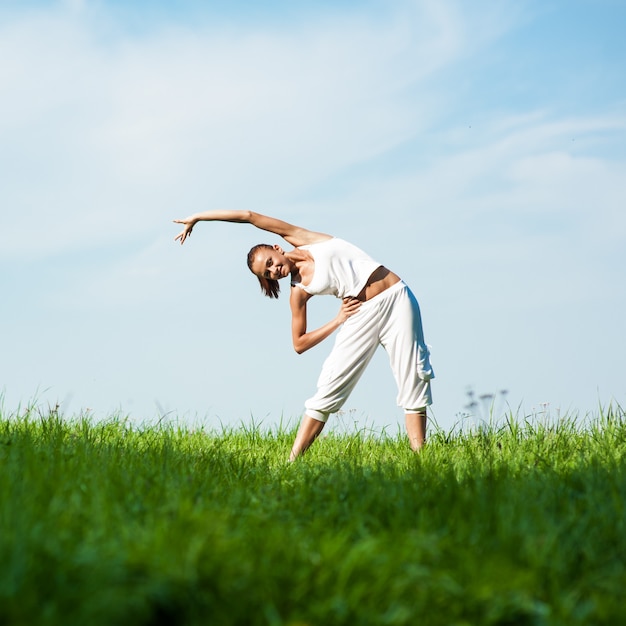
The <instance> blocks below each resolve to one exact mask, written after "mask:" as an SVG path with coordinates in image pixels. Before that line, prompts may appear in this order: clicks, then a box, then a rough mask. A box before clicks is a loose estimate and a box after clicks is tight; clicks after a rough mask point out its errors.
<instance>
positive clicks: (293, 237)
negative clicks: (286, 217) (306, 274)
mask: <svg viewBox="0 0 626 626" xmlns="http://www.w3.org/2000/svg"><path fill="white" fill-rule="evenodd" d="M174 222H175V223H176V224H184V226H185V228H184V229H183V230H182V231H181V232H180V233H179V234H178V235H176V237H175V238H174V241H179V240H180V243H181V244H183V243H185V239H187V237H189V235H191V231H192V230H193V227H194V226H195V225H196V224H197V223H198V222H239V223H242V224H252V225H253V226H256V227H257V228H260V229H261V230H266V231H268V232H270V233H274V234H276V235H279V236H280V237H282V238H283V239H284V240H285V241H286V242H287V243H290V244H291V245H292V246H295V247H298V246H304V245H307V244H311V243H316V242H318V241H324V240H325V239H330V238H331V235H326V234H325V233H316V232H314V231H312V230H307V229H306V228H302V227H300V226H294V225H293V224H289V223H287V222H283V221H282V220H279V219H276V218H275V217H269V216H268V215H262V214H261V213H255V212H254V211H230V210H217V211H205V212H204V213H196V214H194V215H190V216H189V217H186V218H184V219H182V220H174Z"/></svg>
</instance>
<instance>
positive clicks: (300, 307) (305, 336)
mask: <svg viewBox="0 0 626 626" xmlns="http://www.w3.org/2000/svg"><path fill="white" fill-rule="evenodd" d="M311 297H312V296H311V295H310V294H308V293H306V291H304V290H302V289H299V288H298V287H292V288H291V296H290V298H289V304H290V305H291V336H292V339H293V348H294V350H295V351H296V352H297V353H298V354H302V353H303V352H306V351H307V350H308V349H309V348H312V347H313V346H316V345H317V344H318V343H321V342H322V341H324V339H326V338H327V337H330V335H332V334H333V333H334V332H335V331H336V330H337V329H338V328H339V327H340V326H341V325H342V324H343V323H344V322H345V321H346V320H347V319H348V318H349V317H351V316H352V315H354V314H355V313H356V312H357V311H358V310H359V307H360V306H361V301H360V300H357V299H356V298H344V300H343V302H342V303H341V308H340V309H339V313H338V314H337V317H335V318H334V319H332V320H330V321H329V322H327V323H326V324H324V325H323V326H320V327H319V328H317V329H315V330H312V331H311V332H307V331H306V305H307V302H308V300H309V299H310V298H311Z"/></svg>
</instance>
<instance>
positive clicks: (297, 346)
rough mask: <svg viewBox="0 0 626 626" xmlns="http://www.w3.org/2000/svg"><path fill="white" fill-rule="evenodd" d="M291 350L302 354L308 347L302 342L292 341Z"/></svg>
mask: <svg viewBox="0 0 626 626" xmlns="http://www.w3.org/2000/svg"><path fill="white" fill-rule="evenodd" d="M293 349H294V350H295V351H296V352H297V353H298V354H302V353H303V352H306V351H307V350H308V346H307V345H306V344H305V343H304V342H303V341H294V342H293Z"/></svg>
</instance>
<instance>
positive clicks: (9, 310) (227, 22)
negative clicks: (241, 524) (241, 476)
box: [0, 0, 626, 432]
mask: <svg viewBox="0 0 626 626" xmlns="http://www.w3.org/2000/svg"><path fill="white" fill-rule="evenodd" d="M625 23H626V5H624V3H623V2H617V1H609V0H605V1H596V2H590V1H589V2H588V1H583V0H579V1H568V2H565V1H562V2H539V1H528V2H516V3H502V2H496V1H484V2H477V3H471V6H470V5H469V3H462V2H452V1H446V0H437V1H436V2H435V1H423V2H422V1H413V2H411V1H401V0H398V1H391V2H332V3H331V2H314V3H313V2H301V3H293V2H289V3H287V2H271V3H256V2H237V1H234V2H213V3H211V2H207V3H204V2H167V3H166V2H134V3H132V4H130V3H122V2H111V1H109V2H107V1H105V0H100V1H91V0H67V1H65V2H19V3H18V2H5V3H3V4H2V7H1V8H0V59H2V61H1V62H0V206H1V221H0V225H1V228H0V264H1V268H2V269H1V274H0V290H1V291H0V293H2V295H3V298H2V307H0V323H1V325H0V327H1V328H2V332H3V341H2V346H3V347H2V354H3V357H4V358H3V359H2V360H1V361H0V363H1V365H0V389H1V390H2V392H3V404H4V407H5V410H6V411H13V410H16V408H17V407H18V406H20V405H22V406H24V405H25V404H28V403H29V402H33V401H37V402H39V403H40V404H42V405H43V406H45V405H47V404H48V403H51V404H54V403H57V402H59V403H61V405H62V408H63V410H64V411H65V412H66V413H68V414H77V413H80V412H89V413H90V414H92V415H94V416H95V417H104V416H107V415H110V414H111V413H112V412H115V411H117V412H119V413H121V414H122V415H128V416H129V417H130V419H132V420H133V421H134V422H137V423H145V422H152V421H156V420H157V419H159V418H160V417H161V416H163V415H167V416H168V419H178V420H180V421H185V422H189V423H191V422H193V423H202V424H206V425H210V426H214V425H218V424H226V425H233V426H236V425H238V424H240V423H241V422H242V421H243V422H250V421H251V420H254V421H255V422H256V423H261V422H262V423H263V424H265V425H268V426H274V425H278V424H279V423H280V421H281V420H283V421H292V420H297V419H298V418H299V416H300V414H301V411H302V403H303V401H304V400H305V399H306V398H307V397H309V396H310V395H312V393H313V391H314V385H315V381H316V378H317V374H318V370H319V368H320V366H321V363H322V361H323V359H324V358H325V356H326V354H327V353H328V352H329V350H330V347H331V344H330V343H329V342H327V345H324V344H322V345H320V346H319V347H317V348H316V349H314V350H312V351H310V352H308V353H306V354H304V355H301V356H298V355H296V354H295V352H294V351H293V349H292V348H291V343H290V329H289V307H288V304H287V301H286V299H285V300H284V301H283V300H281V301H279V302H270V301H268V300H266V299H263V298H262V297H261V296H260V294H259V292H258V289H257V286H256V284H255V281H254V278H253V277H252V276H251V275H250V274H249V272H248V270H247V268H246V267H245V260H244V259H245V255H246V253H247V251H248V249H249V248H250V247H251V246H252V245H254V244H255V243H258V242H259V241H265V240H268V241H269V242H270V243H274V240H272V239H271V237H269V238H268V237H267V236H266V235H264V234H257V232H256V231H255V230H254V229H253V228H251V227H246V226H239V227H238V226H235V225H230V224H202V225H200V226H199V227H198V228H197V229H196V231H195V232H194V236H193V238H192V239H191V240H190V242H189V244H186V245H185V246H184V247H183V248H181V247H180V246H177V245H176V244H174V243H173V238H174V236H175V234H176V233H177V229H176V227H175V225H174V224H172V220H173V219H174V218H177V217H184V216H186V215H188V214H190V213H193V212H196V211H199V210H206V209H211V208H234V209H248V208H251V209H254V210H258V211H260V212H267V213H270V214H274V215H276V216H278V217H281V218H282V219H285V220H287V221H291V222H293V223H296V224H301V225H303V226H306V227H310V228H312V229H314V230H321V231H325V232H330V233H333V234H336V235H338V236H342V237H344V238H346V239H349V240H351V241H353V242H354V243H356V244H358V245H360V246H361V247H363V248H364V249H366V250H367V251H368V252H370V254H372V256H374V257H375V258H377V259H379V260H380V261H381V262H382V263H384V264H385V265H387V266H388V267H390V268H391V269H393V270H394V271H396V272H397V273H398V274H400V275H401V276H402V277H403V278H405V279H406V281H407V282H408V283H409V284H410V285H411V287H412V288H413V290H414V292H415V293H416V295H417V297H418V299H419V300H420V303H421V306H422V313H423V317H424V325H425V331H426V338H427V341H428V342H429V343H430V344H431V345H432V357H433V364H434V366H435V370H436V374H437V378H436V380H435V381H434V388H433V391H434V399H435V404H434V405H433V415H434V418H435V419H436V420H437V422H438V423H439V424H440V425H441V426H443V427H445V428H451V427H452V426H453V425H454V424H456V423H457V422H459V420H461V419H462V418H461V417H460V416H461V415H463V414H465V413H468V412H470V413H471V412H472V411H468V409H467V408H466V405H467V403H468V396H467V390H468V388H472V389H474V390H475V392H476V394H478V395H481V394H496V395H497V394H498V393H499V391H500V390H503V389H506V390H508V394H507V396H506V400H507V401H508V403H509V404H510V406H511V407H512V408H513V410H514V411H519V412H520V413H521V414H522V415H530V414H533V413H537V412H543V411H549V412H550V414H551V415H552V416H554V415H559V414H563V413H566V412H578V413H580V414H583V415H584V414H585V413H587V412H590V411H595V410H597V407H598V405H599V404H603V405H606V404H608V403H609V402H612V401H614V402H619V403H620V404H622V405H624V404H625V403H626V383H625V382H624V381H625V380H626V376H625V375H624V368H623V365H622V364H621V360H622V355H623V354H624V353H625V352H626V339H625V335H626V334H625V333H624V330H623V321H622V318H623V311H624V310H625V309H626V293H625V288H624V284H625V280H624V278H625V269H626V252H625V251H626V245H625V243H626V213H625V211H624V207H625V206H626V154H625V152H626V151H625V149H624V146H625V145H626V143H625V139H626V80H625V78H626V76H625V73H626V70H624V68H625V67H626V44H625V43H624V38H623V25H624V24H625ZM336 310H337V302H336V301H334V299H332V298H316V299H315V300H314V301H313V302H312V303H311V312H310V316H311V324H321V323H323V322H325V321H326V320H327V319H329V318H330V317H331V316H333V315H334V314H335V312H336ZM500 408H501V407H500V406H498V407H497V409H498V410H499V409H500ZM473 412H474V413H479V410H478V409H476V410H474V411H473ZM401 420H402V415H401V413H400V411H399V409H397V407H396V406H395V386H394V383H393V380H392V377H391V373H390V372H389V368H388V366H387V363H386V357H385V355H384V352H383V351H382V350H381V351H380V353H379V354H378V355H377V357H376V359H375V360H374V362H373V364H372V366H371V367H370V369H369V370H368V372H367V373H366V375H365V377H364V379H363V381H362V383H361V384H360V386H359V387H358V388H357V390H356V391H355V393H354V395H353V397H352V398H351V399H350V401H349V402H348V404H347V405H346V407H345V411H344V414H343V415H342V416H340V417H338V418H336V419H335V420H334V423H335V425H338V426H341V427H347V428H352V427H353V424H354V422H357V423H358V424H360V425H371V426H373V427H375V428H377V429H380V428H383V427H386V428H388V429H391V431H393V432H395V431H396V429H397V428H398V424H400V422H401Z"/></svg>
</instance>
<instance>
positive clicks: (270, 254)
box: [251, 246, 291, 280]
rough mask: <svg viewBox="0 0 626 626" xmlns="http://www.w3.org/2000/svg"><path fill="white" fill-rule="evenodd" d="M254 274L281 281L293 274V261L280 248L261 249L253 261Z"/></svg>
mask: <svg viewBox="0 0 626 626" xmlns="http://www.w3.org/2000/svg"><path fill="white" fill-rule="evenodd" d="M251 269H252V272H253V273H254V274H256V275H257V276H260V277H262V278H269V279H270V280H280V279H281V278H285V277H286V276H289V275H290V274H291V261H289V259H288V258H287V257H286V256H285V255H284V253H283V251H282V250H281V249H280V247H279V246H274V247H273V248H261V249H260V250H259V251H258V252H257V253H256V255H255V256H254V261H252V267H251Z"/></svg>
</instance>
